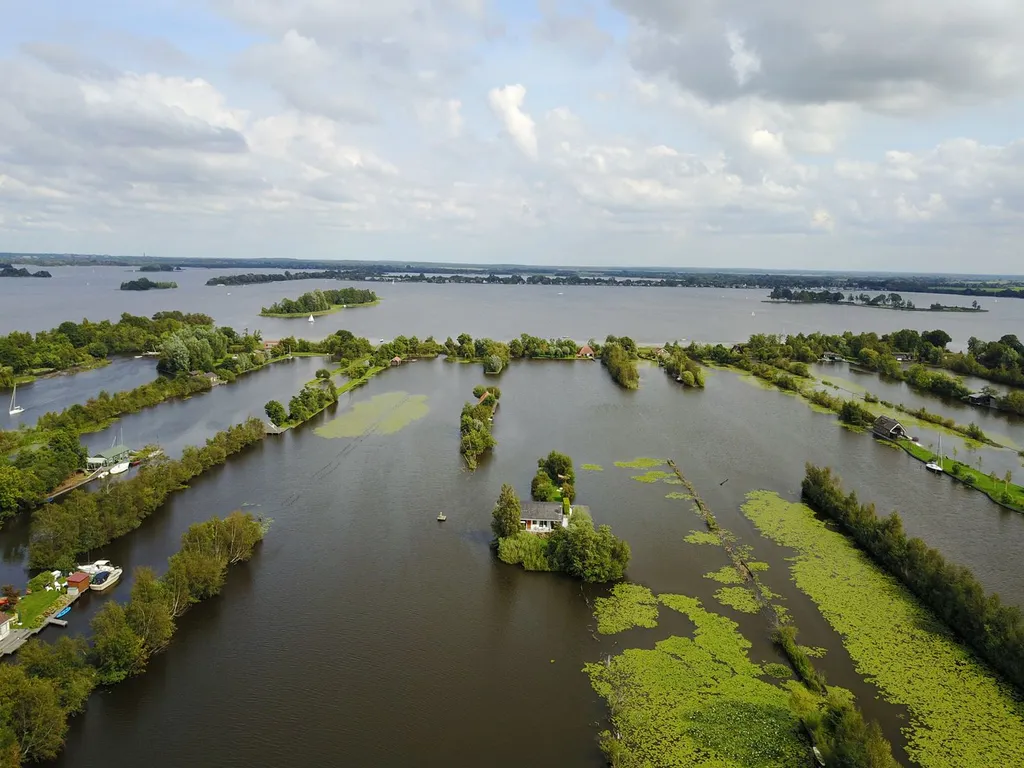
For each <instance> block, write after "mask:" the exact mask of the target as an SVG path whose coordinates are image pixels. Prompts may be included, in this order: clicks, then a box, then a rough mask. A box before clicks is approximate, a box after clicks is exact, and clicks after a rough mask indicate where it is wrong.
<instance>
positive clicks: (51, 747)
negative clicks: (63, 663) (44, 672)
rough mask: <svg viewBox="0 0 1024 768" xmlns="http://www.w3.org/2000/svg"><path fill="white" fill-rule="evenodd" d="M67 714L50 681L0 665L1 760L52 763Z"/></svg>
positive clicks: (12, 763)
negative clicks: (47, 761) (50, 761)
mask: <svg viewBox="0 0 1024 768" xmlns="http://www.w3.org/2000/svg"><path fill="white" fill-rule="evenodd" d="M67 721H68V718H67V712H65V711H64V709H63V708H62V707H61V704H60V695H59V693H58V692H57V689H56V686H55V685H54V684H53V682H52V681H50V680H47V679H45V678H41V677H32V676H30V675H28V674H26V672H25V670H24V669H23V668H22V667H21V665H18V664H0V760H2V761H3V762H2V764H3V765H4V766H5V768H6V766H18V765H21V761H22V759H24V760H27V761H30V762H35V761H40V760H52V759H53V758H55V757H56V756H57V754H58V753H59V752H60V748H61V746H63V744H64V735H65V734H66V733H67V729H68V722H67Z"/></svg>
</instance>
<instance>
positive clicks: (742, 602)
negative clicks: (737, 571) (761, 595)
mask: <svg viewBox="0 0 1024 768" xmlns="http://www.w3.org/2000/svg"><path fill="white" fill-rule="evenodd" d="M715 600H717V601H718V602H720V603H721V604H722V605H728V606H729V607H730V608H734V609H736V610H737V611H740V612H741V613H757V611H758V609H759V607H758V605H757V600H755V599H754V593H753V592H751V591H750V590H749V589H747V588H746V587H722V588H721V589H719V590H718V591H717V592H715Z"/></svg>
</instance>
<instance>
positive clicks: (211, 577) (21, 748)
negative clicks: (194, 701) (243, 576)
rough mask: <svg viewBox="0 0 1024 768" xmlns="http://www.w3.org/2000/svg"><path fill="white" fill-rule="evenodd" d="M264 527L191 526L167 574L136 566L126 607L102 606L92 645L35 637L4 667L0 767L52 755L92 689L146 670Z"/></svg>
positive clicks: (234, 518)
mask: <svg viewBox="0 0 1024 768" xmlns="http://www.w3.org/2000/svg"><path fill="white" fill-rule="evenodd" d="M266 530H267V525H266V524H265V523H263V522H262V521H257V520H254V519H253V517H252V516H251V515H249V514H243V513H242V512H232V513H231V514H230V515H228V516H227V517H226V518H224V519H223V520H221V519H218V518H214V519H212V520H209V521H207V522H205V523H196V524H194V525H192V526H190V527H189V529H188V530H187V531H186V532H185V533H184V535H183V536H182V538H181V549H180V550H179V551H178V552H177V553H176V554H175V555H173V556H171V558H170V559H169V560H168V561H167V564H168V569H167V572H166V573H165V574H164V576H163V577H162V578H158V577H157V576H156V574H155V573H154V572H153V571H152V569H150V568H138V569H136V571H135V574H134V584H133V585H132V593H131V599H130V600H129V601H128V603H127V605H124V606H122V605H121V604H120V603H118V602H116V601H114V600H108V601H106V602H105V603H104V605H103V608H102V609H101V610H100V611H99V613H97V614H96V616H95V617H93V620H92V631H93V636H92V640H91V642H89V641H87V640H85V639H84V638H81V637H75V638H71V637H67V636H63V637H61V638H60V639H59V640H57V642H55V643H53V644H49V643H44V642H42V641H40V640H35V639H33V640H31V641H29V643H28V644H27V645H25V646H24V647H23V648H22V649H21V650H20V651H19V653H18V659H17V661H18V663H16V664H3V665H0V697H2V701H3V706H0V765H3V766H10V767H11V768H13V767H15V766H20V765H21V764H22V762H23V761H30V762H35V761H40V760H52V759H53V758H55V757H56V756H57V755H58V754H59V753H60V751H61V749H62V748H63V746H64V738H65V735H66V734H67V729H68V717H69V716H71V715H74V714H77V713H79V712H81V711H83V710H84V709H85V705H86V702H87V700H88V698H89V695H90V693H91V692H92V690H93V689H94V688H95V687H96V686H97V685H111V684H114V683H118V682H120V681H122V680H124V679H126V678H128V677H131V676H133V675H137V674H139V673H141V672H143V671H144V670H145V668H146V663H147V661H148V659H149V657H150V656H151V655H153V654H155V653H159V652H160V651H162V650H163V649H165V648H166V647H167V645H168V644H169V643H170V641H171V637H172V636H173V634H174V630H175V620H176V619H177V618H179V617H180V616H181V615H182V614H183V613H184V612H185V611H186V610H187V609H188V608H189V607H190V606H191V605H193V604H195V603H197V602H199V601H200V600H205V599H207V598H209V597H213V596H215V595H217V594H218V593H219V592H220V590H221V587H222V586H223V584H224V580H225V578H226V575H227V569H228V566H229V565H232V564H234V563H239V562H243V561H245V560H248V559H249V558H250V557H251V556H252V553H253V550H254V548H255V546H256V544H257V543H258V542H259V541H260V540H262V538H263V536H264V534H265V533H266Z"/></svg>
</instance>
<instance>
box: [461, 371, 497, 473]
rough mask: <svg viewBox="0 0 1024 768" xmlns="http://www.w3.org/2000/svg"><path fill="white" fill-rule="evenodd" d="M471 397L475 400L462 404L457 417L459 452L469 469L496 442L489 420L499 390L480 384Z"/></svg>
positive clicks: (492, 415) (495, 405)
mask: <svg viewBox="0 0 1024 768" xmlns="http://www.w3.org/2000/svg"><path fill="white" fill-rule="evenodd" d="M473 397H475V398H476V401H475V402H472V403H466V404H465V405H463V406H462V416H461V418H460V419H459V435H460V439H459V453H461V454H462V457H463V458H464V459H465V460H466V466H468V467H469V468H470V469H476V465H477V459H478V458H479V457H480V456H481V455H482V454H483V453H485V452H487V451H489V450H490V449H491V448H493V447H494V446H495V445H497V444H498V441H497V440H495V439H494V435H492V434H491V420H492V419H493V418H494V412H495V410H496V409H497V407H498V400H500V399H501V390H500V389H498V388H497V387H485V386H484V385H483V384H480V385H479V386H477V387H474V389H473Z"/></svg>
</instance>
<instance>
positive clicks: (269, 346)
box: [263, 339, 281, 352]
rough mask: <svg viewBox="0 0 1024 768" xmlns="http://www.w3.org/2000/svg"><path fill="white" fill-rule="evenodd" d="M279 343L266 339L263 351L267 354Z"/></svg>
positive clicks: (275, 340)
mask: <svg viewBox="0 0 1024 768" xmlns="http://www.w3.org/2000/svg"><path fill="white" fill-rule="evenodd" d="M280 343H281V342H280V341H278V340H277V339H267V340H266V341H264V342H263V351H264V352H269V351H270V350H272V349H273V348H274V347H276V346H277V345H278V344H280Z"/></svg>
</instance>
